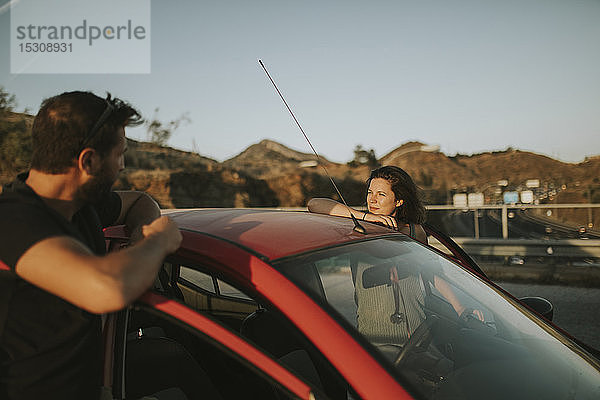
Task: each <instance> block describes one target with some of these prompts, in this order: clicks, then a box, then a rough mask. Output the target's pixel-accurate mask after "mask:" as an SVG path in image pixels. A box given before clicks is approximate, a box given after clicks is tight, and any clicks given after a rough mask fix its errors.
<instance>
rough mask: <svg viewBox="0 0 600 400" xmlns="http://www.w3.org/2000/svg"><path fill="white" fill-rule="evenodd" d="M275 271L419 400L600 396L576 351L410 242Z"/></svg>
mask: <svg viewBox="0 0 600 400" xmlns="http://www.w3.org/2000/svg"><path fill="white" fill-rule="evenodd" d="M275 264H276V267H277V268H279V270H280V271H282V272H283V273H284V274H285V275H286V276H288V277H289V278H290V279H291V280H293V281H294V282H296V283H297V285H298V286H299V287H301V288H302V289H304V290H305V291H307V292H308V293H309V294H310V295H311V296H312V297H313V298H315V300H317V301H318V302H321V303H326V304H327V305H329V306H331V308H333V309H334V310H335V311H336V314H335V315H333V316H334V317H335V318H338V319H342V320H344V323H343V326H345V327H347V329H349V331H350V332H351V333H352V334H354V335H358V336H362V338H364V339H366V341H368V342H369V343H370V345H371V346H370V347H369V350H370V351H372V352H374V353H378V354H377V355H378V356H379V357H382V359H383V360H384V361H387V363H388V366H389V368H390V369H391V370H395V371H396V372H397V375H398V379H399V380H400V381H401V382H402V383H406V382H407V381H408V382H410V383H411V384H412V385H413V386H414V387H415V388H416V389H417V391H418V392H420V394H421V395H423V396H424V397H425V398H430V399H433V398H464V399H479V398H481V397H482V394H483V393H485V396H484V397H486V398H498V399H501V398H502V399H503V398H511V399H531V398H544V399H563V398H565V397H570V396H571V398H574V399H585V398H595V397H598V396H600V387H599V386H598V384H597V383H598V382H599V381H600V367H599V366H598V365H597V364H596V363H595V361H594V360H593V359H592V358H590V357H589V356H588V355H586V354H585V352H583V351H582V350H581V349H578V348H576V347H575V345H574V344H567V346H565V343H564V339H563V338H562V336H561V335H560V334H558V333H556V332H555V331H554V329H553V328H552V327H550V326H549V325H547V324H546V323H545V322H543V321H541V320H539V319H537V318H536V317H534V316H533V315H531V313H529V312H528V311H526V310H523V309H522V308H520V307H519V306H516V303H515V301H514V300H512V299H509V298H507V297H505V296H504V295H503V294H502V293H501V292H500V291H499V290H498V289H496V288H494V287H492V286H489V285H488V284H487V283H486V282H484V281H482V280H481V279H480V278H478V277H476V276H475V275H473V274H471V273H470V272H468V271H467V270H465V269H464V268H462V267H460V266H458V265H457V264H455V263H453V262H451V261H449V260H448V259H446V258H444V257H442V256H440V255H438V254H437V253H436V252H434V251H432V250H430V249H429V248H428V247H426V246H423V245H421V244H419V243H416V242H414V241H410V240H406V239H404V238H402V239H400V238H398V239H395V238H380V239H376V240H366V241H363V242H359V243H352V244H347V245H344V246H339V247H335V248H330V249H326V250H321V251H316V252H313V253H310V254H303V255H301V256H298V257H296V258H288V259H286V260H284V261H282V262H280V263H275ZM327 309H330V308H329V307H328V308H327ZM568 346H570V347H571V349H569V347H568ZM573 350H574V351H573ZM490 393H493V394H492V395H491V397H490ZM598 398H600V397H598Z"/></svg>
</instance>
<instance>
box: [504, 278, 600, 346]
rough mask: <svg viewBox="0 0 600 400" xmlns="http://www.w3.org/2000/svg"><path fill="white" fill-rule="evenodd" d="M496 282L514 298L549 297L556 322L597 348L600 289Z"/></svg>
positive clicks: (598, 344) (599, 334)
mask: <svg viewBox="0 0 600 400" xmlns="http://www.w3.org/2000/svg"><path fill="white" fill-rule="evenodd" d="M496 283H497V284H498V285H499V286H501V287H502V288H504V289H506V290H507V291H508V292H510V293H512V294H513V295H514V296H516V297H523V296H539V297H544V298H545V299H548V300H550V302H551V303H552V304H553V305H554V319H553V322H554V323H555V324H556V325H558V326H559V327H561V328H562V329H564V330H566V331H567V332H569V333H570V334H571V335H573V336H575V337H576V338H578V339H580V340H582V341H583V342H585V343H587V344H589V345H590V346H593V347H595V348H596V349H600V288H581V287H567V286H549V285H532V284H522V283H511V282H496Z"/></svg>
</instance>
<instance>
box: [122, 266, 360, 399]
mask: <svg viewBox="0 0 600 400" xmlns="http://www.w3.org/2000/svg"><path fill="white" fill-rule="evenodd" d="M317 278H318V277H317ZM319 282H320V281H319ZM154 291H155V292H157V293H159V294H162V295H164V296H166V297H169V298H172V299H176V300H178V301H179V302H181V303H184V304H186V305H188V306H189V307H190V308H192V309H194V310H196V311H199V312H202V313H204V314H207V315H209V316H210V317H212V318H213V319H216V320H218V321H219V322H221V324H222V325H225V326H227V327H229V329H231V330H232V331H234V332H237V333H238V335H240V336H242V337H243V338H245V339H246V340H247V341H248V342H250V343H253V344H254V345H256V346H257V347H258V348H260V349H262V350H263V351H264V352H265V353H267V354H269V355H270V356H271V357H272V358H273V359H275V360H276V361H278V362H279V363H280V364H282V365H284V366H285V367H286V368H288V369H290V370H291V371H293V372H294V373H295V374H296V375H297V376H299V377H301V379H303V380H304V381H306V382H307V383H308V384H309V385H310V386H311V387H312V388H314V395H315V398H316V399H333V400H335V399H340V400H341V399H343V400H347V399H349V398H358V396H356V395H354V396H353V395H352V394H349V393H351V390H350V389H349V386H348V384H347V383H346V382H345V381H344V379H343V378H341V376H340V375H339V374H338V373H337V371H335V369H334V368H333V367H332V366H331V365H330V364H329V362H328V361H327V360H325V359H324V357H323V356H322V355H321V354H320V352H318V351H317V350H316V349H315V348H314V347H313V346H312V345H311V344H310V343H309V342H308V340H307V339H306V338H305V337H304V336H303V335H302V334H301V333H299V331H298V330H297V329H296V328H295V327H294V326H293V325H292V324H291V323H290V322H289V321H287V320H286V319H284V318H283V317H281V316H280V315H279V314H278V313H277V312H276V311H272V310H268V309H267V308H265V307H262V306H260V305H259V303H258V302H257V301H255V300H253V299H251V298H250V297H248V296H247V295H246V294H244V293H242V292H240V291H238V290H237V289H235V288H234V287H233V286H231V285H228V284H226V283H225V282H223V281H221V280H220V279H217V278H215V277H214V276H211V275H208V274H204V273H199V272H198V271H197V269H196V268H194V269H191V268H187V267H185V266H182V265H181V264H180V263H177V262H165V264H164V265H163V268H162V269H161V271H160V273H159V276H158V278H157V281H156V282H155V287H154ZM224 292H225V293H226V294H224ZM127 332H128V334H127V338H126V345H125V348H126V349H125V366H124V369H125V370H124V375H123V376H124V389H125V398H126V399H144V400H150V399H157V400H184V399H195V398H210V399H240V398H257V399H258V398H260V399H267V400H268V399H273V400H286V399H293V398H295V396H293V395H292V394H291V393H289V392H288V391H287V390H285V389H284V388H282V387H281V386H279V385H277V383H276V382H274V381H272V380H271V379H270V378H269V377H267V376H266V375H265V374H263V373H262V372H261V371H259V370H258V369H257V368H255V367H253V366H251V365H249V363H248V362H246V361H244V360H241V359H238V358H237V357H236V356H235V355H233V354H231V351H229V350H227V349H225V348H223V346H221V345H219V344H218V343H215V342H213V341H212V340H210V338H208V337H204V335H202V334H200V333H198V332H196V331H194V330H193V329H192V328H190V327H187V326H185V325H184V324H182V323H181V322H179V321H176V320H175V319H174V318H172V317H169V316H167V315H164V314H162V313H160V312H158V311H156V310H153V309H150V308H149V307H145V306H140V305H138V306H136V307H133V308H131V309H130V311H129V315H128V316H127Z"/></svg>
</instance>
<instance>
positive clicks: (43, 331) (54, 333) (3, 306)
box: [0, 176, 121, 400]
mask: <svg viewBox="0 0 600 400" xmlns="http://www.w3.org/2000/svg"><path fill="white" fill-rule="evenodd" d="M25 178H26V176H20V177H19V178H18V179H17V180H15V181H14V182H13V183H11V184H9V185H6V186H5V187H4V189H3V191H2V194H1V195H0V221H1V223H0V262H1V263H3V264H4V265H5V266H8V267H9V268H10V271H5V270H4V271H0V398H1V399H20V400H24V399H41V398H44V399H93V398H98V397H99V393H100V385H101V371H102V363H101V360H102V341H101V337H100V335H101V322H100V317H99V316H98V315H93V314H90V313H88V312H86V311H84V310H82V309H80V308H78V307H76V306H74V305H72V304H70V303H68V302H66V301H64V300H62V299H60V298H58V297H56V296H54V295H52V294H50V293H48V292H46V291H44V290H42V289H39V288H37V287H36V286H33V285H31V284H29V283H27V282H26V281H24V280H23V279H21V278H20V277H18V276H17V275H16V274H15V265H16V263H17V261H18V260H19V258H20V257H21V256H22V255H23V254H24V253H25V252H26V251H27V250H28V249H29V248H30V247H31V246H32V245H34V244H36V243H38V242H39V241H41V240H44V239H47V238H50V237H54V236H70V237H73V238H75V239H77V240H79V241H80V242H82V243H84V244H85V245H86V246H88V247H89V248H90V249H91V250H92V251H93V252H94V253H96V254H99V255H100V254H104V253H105V245H104V240H103V236H102V227H103V226H108V225H110V224H112V223H113V222H115V221H116V219H117V218H118V215H119V213H120V211H121V202H120V199H119V196H118V195H117V194H116V193H111V194H110V195H109V196H107V198H106V201H105V202H103V203H102V205H101V206H85V207H84V208H83V209H81V210H80V211H79V212H78V213H77V214H76V215H75V216H74V217H73V221H72V222H69V221H67V220H66V219H65V218H64V217H62V216H61V215H60V214H58V213H57V212H56V211H54V210H53V209H51V208H49V207H47V206H46V205H45V203H44V202H43V201H42V199H41V198H40V197H38V196H37V195H36V194H35V192H34V191H33V190H32V189H31V188H30V187H29V186H27V185H26V184H25V183H24V180H25Z"/></svg>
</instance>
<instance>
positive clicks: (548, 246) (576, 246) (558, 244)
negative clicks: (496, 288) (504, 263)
mask: <svg viewBox="0 0 600 400" xmlns="http://www.w3.org/2000/svg"><path fill="white" fill-rule="evenodd" d="M452 239H453V240H454V241H455V242H456V243H458V244H459V245H460V246H461V247H462V248H463V249H464V250H465V251H466V252H467V253H468V254H470V255H473V256H500V257H506V256H522V257H569V258H592V257H593V258H600V240H590V239H588V240H581V239H566V240H535V239H473V238H460V237H454V238H452Z"/></svg>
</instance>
